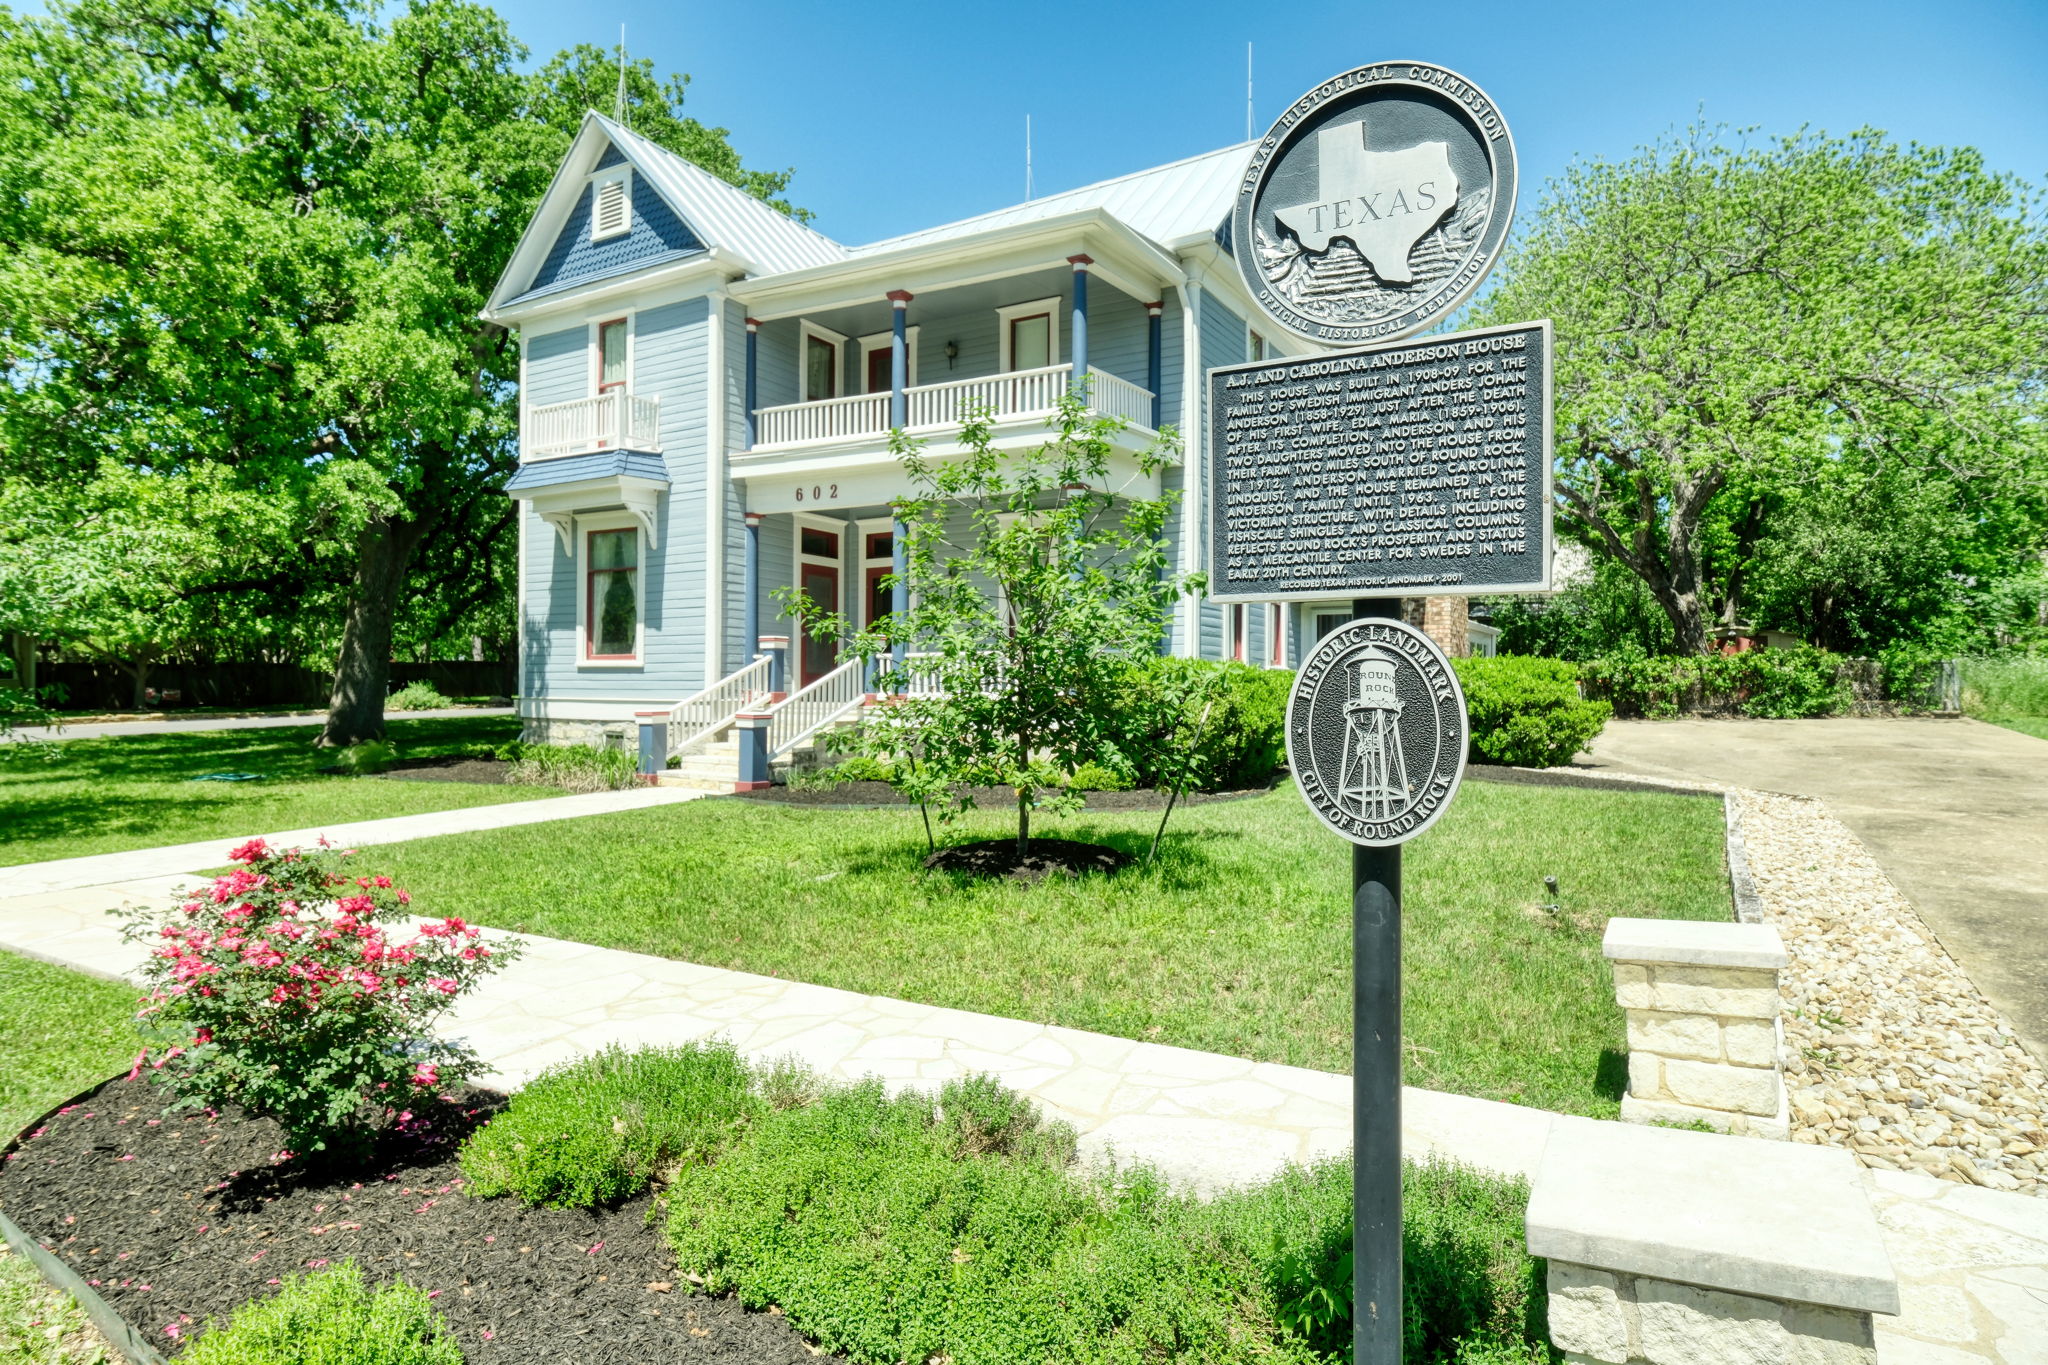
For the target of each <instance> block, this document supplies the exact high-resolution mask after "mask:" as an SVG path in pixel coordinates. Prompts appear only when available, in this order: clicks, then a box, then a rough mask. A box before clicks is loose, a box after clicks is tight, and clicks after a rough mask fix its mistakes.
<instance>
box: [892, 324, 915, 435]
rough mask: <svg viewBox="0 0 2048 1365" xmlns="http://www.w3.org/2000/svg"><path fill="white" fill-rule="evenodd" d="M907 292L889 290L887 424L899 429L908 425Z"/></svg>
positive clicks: (908, 350) (908, 357) (908, 356)
mask: <svg viewBox="0 0 2048 1365" xmlns="http://www.w3.org/2000/svg"><path fill="white" fill-rule="evenodd" d="M909 310H910V292H909V291H908V290H904V289H891V290H890V291H889V425H890V426H892V427H894V428H896V429H897V430H898V431H901V430H902V429H903V428H904V427H907V426H909V425H910V397H909V394H908V392H907V390H908V389H909V388H910V329H909V327H908V326H907V325H906V319H905V314H906V313H908V312H909Z"/></svg>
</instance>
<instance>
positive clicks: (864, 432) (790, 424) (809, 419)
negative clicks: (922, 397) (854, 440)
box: [755, 393, 889, 446]
mask: <svg viewBox="0 0 2048 1365" xmlns="http://www.w3.org/2000/svg"><path fill="white" fill-rule="evenodd" d="M758 417H759V425H760V432H759V435H758V436H757V437H756V439H755V444H757V445H764V446H781V445H805V444H808V443H810V442H812V441H830V440H834V439H836V438H838V437H841V436H869V435H873V434H875V433H877V432H884V431H887V430H888V429H889V395H888V394H886V393H858V394H855V395H854V396H853V397H851V398H827V399H824V400H822V401H820V402H816V403H785V404H783V405H782V406H781V407H779V408H762V409H761V410H760V412H759V413H758Z"/></svg>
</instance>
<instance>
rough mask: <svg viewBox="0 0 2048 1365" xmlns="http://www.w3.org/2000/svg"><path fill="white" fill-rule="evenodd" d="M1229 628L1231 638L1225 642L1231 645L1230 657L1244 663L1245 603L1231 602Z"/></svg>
mask: <svg viewBox="0 0 2048 1365" xmlns="http://www.w3.org/2000/svg"><path fill="white" fill-rule="evenodd" d="M1229 630H1230V638H1229V639H1228V640H1226V641H1225V642H1224V643H1225V644H1226V645H1228V646H1229V649H1230V657H1231V658H1233V659H1235V660H1237V661H1238V662H1239V663H1243V662H1244V652H1245V638H1244V636H1245V629H1244V603H1242V602H1233V603H1231V604H1230V618H1229Z"/></svg>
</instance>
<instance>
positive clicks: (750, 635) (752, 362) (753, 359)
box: [747, 318, 761, 649]
mask: <svg viewBox="0 0 2048 1365" xmlns="http://www.w3.org/2000/svg"><path fill="white" fill-rule="evenodd" d="M760 349H761V324H760V323H759V322H756V321H755V320H754V319H753V318H748V319H747V449H748V450H752V449H753V448H754V440H755V436H756V434H757V433H756V430H755V426H754V423H755V417H754V409H755V408H756V407H758V406H759V405H760V389H759V385H758V384H757V382H756V380H757V376H758V372H759V360H760ZM748 524H749V525H751V524H752V523H751V522H750V523H748ZM750 553H751V552H750ZM750 562H751V561H750ZM753 647H754V628H753V627H752V626H751V625H750V626H748V627H747V648H748V649H752V648H753Z"/></svg>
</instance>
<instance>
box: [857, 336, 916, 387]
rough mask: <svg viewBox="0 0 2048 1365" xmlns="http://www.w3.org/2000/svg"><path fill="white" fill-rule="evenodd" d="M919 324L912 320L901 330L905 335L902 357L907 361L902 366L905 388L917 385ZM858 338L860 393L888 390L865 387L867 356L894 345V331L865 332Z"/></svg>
mask: <svg viewBox="0 0 2048 1365" xmlns="http://www.w3.org/2000/svg"><path fill="white" fill-rule="evenodd" d="M920 325H921V324H919V323H915V322H913V323H911V324H910V326H908V327H906V328H904V329H903V330H904V333H905V336H904V341H905V345H904V351H905V355H904V359H905V361H906V362H907V363H906V364H905V366H904V373H905V376H906V378H905V379H904V381H903V387H904V388H906V389H914V388H916V387H917V330H918V327H919V326H920ZM858 340H859V342H860V382H861V392H862V393H887V392H889V390H888V389H871V388H868V387H867V382H868V357H869V356H870V355H872V354H873V353H874V352H876V351H880V350H887V349H888V348H889V347H891V346H893V345H895V343H896V334H895V332H893V331H889V332H870V333H868V334H867V335H866V336H864V337H860V338H858Z"/></svg>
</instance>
